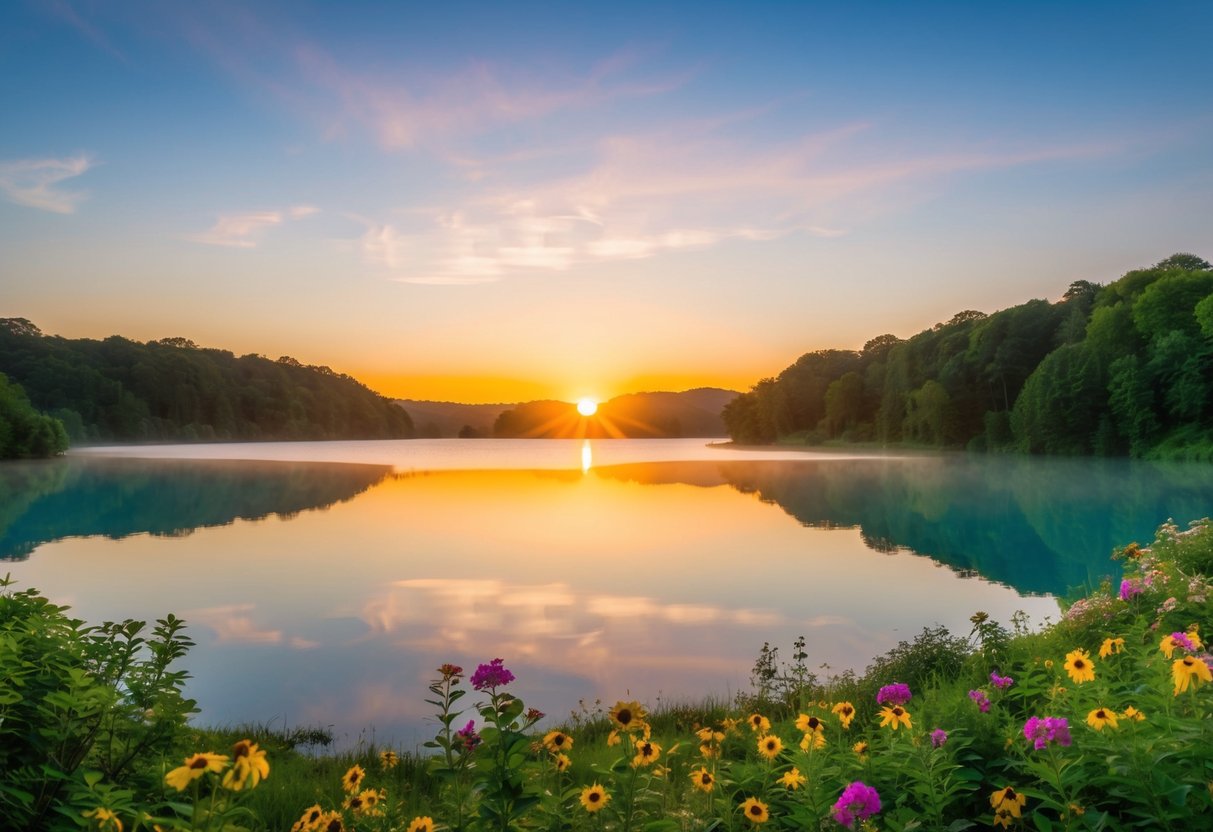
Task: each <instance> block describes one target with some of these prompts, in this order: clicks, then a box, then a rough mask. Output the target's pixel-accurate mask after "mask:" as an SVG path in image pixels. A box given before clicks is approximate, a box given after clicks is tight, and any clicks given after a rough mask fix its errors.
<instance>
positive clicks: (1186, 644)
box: [1171, 633, 1196, 653]
mask: <svg viewBox="0 0 1213 832" xmlns="http://www.w3.org/2000/svg"><path fill="white" fill-rule="evenodd" d="M1171 641H1173V642H1175V646H1176V647H1182V648H1183V649H1185V650H1187V651H1188V652H1189V653H1195V652H1196V645H1195V644H1193V643H1192V639H1190V638H1188V634H1187V633H1171Z"/></svg>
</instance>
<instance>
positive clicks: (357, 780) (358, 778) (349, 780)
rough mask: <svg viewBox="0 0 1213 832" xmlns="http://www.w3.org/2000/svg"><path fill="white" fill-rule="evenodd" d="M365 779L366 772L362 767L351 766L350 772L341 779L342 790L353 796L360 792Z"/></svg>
mask: <svg viewBox="0 0 1213 832" xmlns="http://www.w3.org/2000/svg"><path fill="white" fill-rule="evenodd" d="M364 777H366V770H365V769H363V768H362V766H359V765H353V766H350V770H349V771H347V772H346V773H345V775H344V776H343V777H342V778H341V788H342V789H344V790H345V791H347V792H349V793H350V794H353V793H354V792H356V791H358V786H359V785H361V783H362V779H363V778H364Z"/></svg>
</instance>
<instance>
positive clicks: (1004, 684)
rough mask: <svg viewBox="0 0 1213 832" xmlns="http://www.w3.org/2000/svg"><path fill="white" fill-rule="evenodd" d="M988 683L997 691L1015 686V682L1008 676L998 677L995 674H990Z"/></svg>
mask: <svg viewBox="0 0 1213 832" xmlns="http://www.w3.org/2000/svg"><path fill="white" fill-rule="evenodd" d="M990 682H991V683H992V684H993V685H994V687H996V688H998V689H999V690H1006V689H1007V688H1009V687H1011V685H1013V684H1015V680H1014V679H1012V678H1011V677H1010V676H999V675H998V673H997V672H993V673H991V674H990Z"/></svg>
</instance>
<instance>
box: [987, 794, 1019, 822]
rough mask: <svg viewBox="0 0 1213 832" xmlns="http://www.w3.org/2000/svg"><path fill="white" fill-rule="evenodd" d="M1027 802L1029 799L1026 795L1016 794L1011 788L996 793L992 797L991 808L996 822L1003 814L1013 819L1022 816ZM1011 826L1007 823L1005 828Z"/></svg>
mask: <svg viewBox="0 0 1213 832" xmlns="http://www.w3.org/2000/svg"><path fill="white" fill-rule="evenodd" d="M1027 802H1028V798H1027V796H1026V795H1022V794H1018V793H1016V791H1015V790H1014V789H1013V788H1011V787H1010V786H1005V787H1004V788H1001V789H999V790H998V791H996V792H994V793H993V794H991V795H990V808H991V809H993V810H994V814H995V822H997V817H998V815H999V814H1000V813H1002V812H1006V813H1007V815H1006V816H1009V817H1012V818H1017V817H1020V816H1022V814H1023V807H1024V806H1025V805H1027ZM1004 817H1005V816H1004ZM1009 825H1010V824H1007V823H1004V824H1003V826H1009Z"/></svg>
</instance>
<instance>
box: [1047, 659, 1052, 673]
mask: <svg viewBox="0 0 1213 832" xmlns="http://www.w3.org/2000/svg"><path fill="white" fill-rule="evenodd" d="M1052 669H1053V660H1052V659H1045V670H1052Z"/></svg>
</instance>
